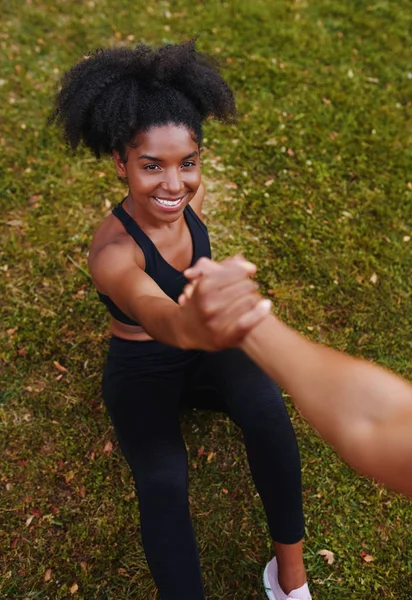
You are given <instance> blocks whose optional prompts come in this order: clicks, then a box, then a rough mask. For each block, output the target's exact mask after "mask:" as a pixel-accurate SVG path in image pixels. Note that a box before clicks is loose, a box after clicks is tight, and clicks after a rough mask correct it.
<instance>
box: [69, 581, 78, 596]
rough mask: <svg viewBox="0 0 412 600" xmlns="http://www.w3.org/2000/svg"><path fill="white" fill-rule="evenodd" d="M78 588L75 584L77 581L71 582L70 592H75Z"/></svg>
mask: <svg viewBox="0 0 412 600" xmlns="http://www.w3.org/2000/svg"><path fill="white" fill-rule="evenodd" d="M78 589H79V586H78V585H77V583H73V585H72V587H71V588H70V593H71V594H75V593H76V592H77V590H78Z"/></svg>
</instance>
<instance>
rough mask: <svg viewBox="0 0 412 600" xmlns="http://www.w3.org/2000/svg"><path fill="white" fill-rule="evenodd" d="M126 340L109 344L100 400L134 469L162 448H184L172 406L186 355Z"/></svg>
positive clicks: (176, 405) (175, 404)
mask: <svg viewBox="0 0 412 600" xmlns="http://www.w3.org/2000/svg"><path fill="white" fill-rule="evenodd" d="M126 342H127V341H126V340H121V341H120V342H118V341H116V344H115V345H114V346H115V350H116V351H114V350H113V347H112V346H111V349H110V351H109V355H108V360H107V364H106V368H105V372H104V376H103V398H104V401H105V404H106V407H107V410H108V412H109V415H110V417H111V419H112V422H113V425H114V428H115V430H116V435H117V438H118V440H119V443H120V446H121V448H122V451H123V453H124V454H125V456H126V459H127V460H128V462H129V464H131V466H132V468H135V467H136V462H140V461H141V460H145V461H148V460H155V459H156V457H160V456H161V455H162V454H164V451H165V449H166V448H167V449H168V450H169V451H171V448H172V447H173V446H174V447H175V448H176V449H177V448H179V449H180V450H179V451H181V449H182V448H183V447H184V443H183V440H182V437H181V433H180V423H179V411H178V409H179V402H180V399H181V396H182V389H183V383H184V376H185V375H184V373H185V368H184V365H185V364H186V361H187V360H189V358H190V356H189V355H187V356H186V355H185V354H182V351H179V350H178V349H175V348H170V347H168V346H165V345H162V344H157V343H154V344H148V343H147V342H141V343H138V344H139V345H130V346H129V345H128V344H127V343H126ZM132 344H133V343H132ZM142 344H145V345H144V346H143V345H142ZM146 344H148V345H146ZM132 463H133V465H132Z"/></svg>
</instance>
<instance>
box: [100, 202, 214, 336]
mask: <svg viewBox="0 0 412 600" xmlns="http://www.w3.org/2000/svg"><path fill="white" fill-rule="evenodd" d="M122 204H123V201H122V202H120V204H118V205H117V206H116V208H114V209H113V211H112V212H113V214H114V216H115V217H117V218H118V219H119V221H120V222H121V223H122V224H123V226H124V228H125V229H126V231H127V233H128V234H129V235H131V236H132V238H133V239H134V241H135V242H136V244H138V245H139V246H140V248H141V249H142V251H143V254H144V257H145V262H146V266H145V272H146V273H147V274H148V275H149V276H150V277H151V278H152V279H153V280H154V281H155V282H156V283H157V285H158V286H159V287H160V288H161V289H162V290H163V291H164V293H165V294H167V295H168V296H169V297H170V298H171V299H172V300H174V301H175V302H177V299H178V298H179V296H180V294H181V293H182V291H183V288H184V286H185V285H186V283H187V279H186V277H185V276H184V275H183V273H182V271H178V270H177V269H175V268H174V267H172V265H170V264H169V263H168V262H166V261H165V259H164V258H163V256H162V255H161V254H160V252H159V251H158V249H157V248H156V246H155V245H154V243H153V242H152V240H151V239H150V238H149V237H148V236H147V235H146V234H145V232H144V231H143V230H142V229H140V227H139V225H138V224H137V223H136V221H134V220H133V219H132V217H131V216H130V215H129V214H128V213H127V212H126V211H125V209H124V208H123V206H122ZM183 215H184V218H185V220H186V223H187V226H188V227H189V231H190V235H191V237H192V244H193V255H192V261H191V263H190V266H192V265H194V264H195V262H196V261H197V260H198V259H199V258H201V257H202V256H206V257H208V258H211V256H212V253H211V249H210V241H209V235H208V232H207V227H206V225H205V224H204V223H203V222H202V221H201V220H200V219H199V217H198V216H197V214H196V213H195V211H194V210H193V208H192V207H191V206H189V205H187V206H186V208H185V209H184V211H183ZM97 293H98V295H99V298H100V300H101V301H102V302H103V304H105V305H106V306H107V308H108V310H109V312H110V314H111V315H112V317H114V318H115V319H117V320H118V321H120V322H121V323H124V324H125V325H140V323H137V322H136V321H133V320H132V319H130V318H129V317H128V316H127V315H125V314H124V313H123V312H122V311H121V310H120V308H119V307H118V306H116V304H115V303H114V302H113V301H112V300H111V299H110V298H109V296H106V295H105V294H101V293H100V292H97Z"/></svg>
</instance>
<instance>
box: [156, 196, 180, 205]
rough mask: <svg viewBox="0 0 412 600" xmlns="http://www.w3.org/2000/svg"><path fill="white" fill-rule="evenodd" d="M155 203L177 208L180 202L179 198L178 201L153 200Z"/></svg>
mask: <svg viewBox="0 0 412 600" xmlns="http://www.w3.org/2000/svg"><path fill="white" fill-rule="evenodd" d="M155 200H156V202H158V203H159V204H163V206H177V205H178V204H179V203H180V202H181V200H182V199H181V198H179V199H178V200H162V199H161V198H155Z"/></svg>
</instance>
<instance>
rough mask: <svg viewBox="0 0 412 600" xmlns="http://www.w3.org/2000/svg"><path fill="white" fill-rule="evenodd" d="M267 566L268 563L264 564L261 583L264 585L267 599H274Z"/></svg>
mask: <svg viewBox="0 0 412 600" xmlns="http://www.w3.org/2000/svg"><path fill="white" fill-rule="evenodd" d="M268 567H269V563H268V564H267V565H266V567H265V570H264V571H263V585H264V587H265V592H266V596H267V597H268V598H269V600H276V598H275V595H274V593H273V592H272V588H271V587H270V583H269V577H268Z"/></svg>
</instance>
